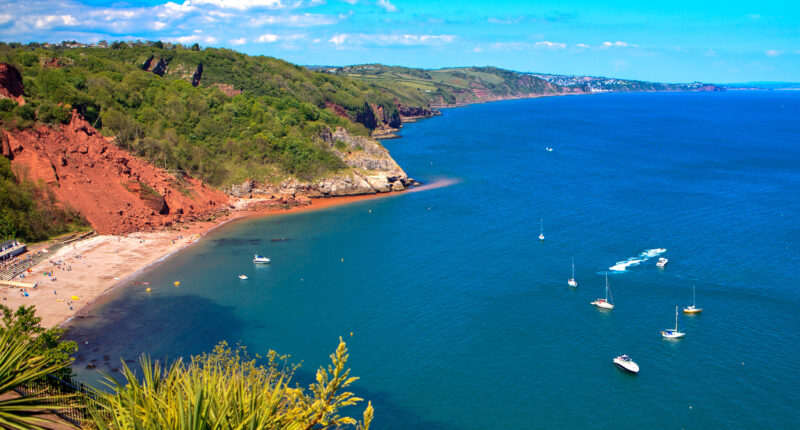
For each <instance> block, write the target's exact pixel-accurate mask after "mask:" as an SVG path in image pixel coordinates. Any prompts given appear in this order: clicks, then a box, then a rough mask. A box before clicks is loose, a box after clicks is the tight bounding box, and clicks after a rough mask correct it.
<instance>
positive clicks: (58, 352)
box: [0, 305, 78, 377]
mask: <svg viewBox="0 0 800 430" xmlns="http://www.w3.org/2000/svg"><path fill="white" fill-rule="evenodd" d="M0 313H2V326H0V334H2V333H11V334H13V335H14V336H17V335H19V336H22V337H23V338H27V339H29V340H30V341H29V343H28V349H30V350H31V352H32V353H34V354H36V355H40V356H42V357H44V358H45V360H46V362H47V363H46V364H47V365H48V366H59V369H57V370H56V371H54V372H55V373H56V374H57V375H56V376H60V377H69V376H71V375H72V370H71V369H70V368H69V367H66V366H68V365H69V364H70V363H72V361H73V359H72V354H74V353H75V352H76V351H77V350H78V345H77V344H76V343H75V342H73V341H66V340H63V339H62V338H63V336H64V331H65V330H64V329H62V328H56V327H54V328H48V329H46V328H44V327H42V325H41V322H42V318H41V317H38V316H36V308H35V307H34V306H33V305H31V306H24V305H23V306H20V307H19V308H17V310H16V311H12V310H11V309H10V308H9V307H7V306H5V305H0Z"/></svg>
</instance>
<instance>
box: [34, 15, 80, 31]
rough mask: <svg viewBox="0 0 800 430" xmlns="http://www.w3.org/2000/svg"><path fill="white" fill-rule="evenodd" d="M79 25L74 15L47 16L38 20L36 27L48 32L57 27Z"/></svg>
mask: <svg viewBox="0 0 800 430" xmlns="http://www.w3.org/2000/svg"><path fill="white" fill-rule="evenodd" d="M76 25H78V20H76V19H75V18H74V17H73V16H72V15H46V16H42V17H39V18H37V19H36V22H35V23H34V27H36V28H37V29H39V30H48V29H51V28H53V27H56V26H67V27H74V26H76Z"/></svg>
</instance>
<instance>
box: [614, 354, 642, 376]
mask: <svg viewBox="0 0 800 430" xmlns="http://www.w3.org/2000/svg"><path fill="white" fill-rule="evenodd" d="M614 364H616V365H617V367H619V368H620V369H622V370H624V371H626V372H631V373H639V365H638V364H636V362H635V361H633V360H631V358H630V357H628V356H627V355H626V354H623V355H620V356H619V357H617V358H615V359H614Z"/></svg>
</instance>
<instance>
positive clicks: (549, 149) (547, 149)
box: [544, 147, 553, 152]
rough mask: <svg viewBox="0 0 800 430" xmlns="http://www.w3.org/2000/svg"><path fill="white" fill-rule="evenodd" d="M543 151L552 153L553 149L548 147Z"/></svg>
mask: <svg viewBox="0 0 800 430" xmlns="http://www.w3.org/2000/svg"><path fill="white" fill-rule="evenodd" d="M544 150H545V151H547V152H553V148H550V147H547V148H544Z"/></svg>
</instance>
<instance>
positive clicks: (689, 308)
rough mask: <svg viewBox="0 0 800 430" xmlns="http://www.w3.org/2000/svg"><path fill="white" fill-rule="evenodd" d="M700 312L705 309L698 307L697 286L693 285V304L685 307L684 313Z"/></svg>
mask: <svg viewBox="0 0 800 430" xmlns="http://www.w3.org/2000/svg"><path fill="white" fill-rule="evenodd" d="M700 312H703V309H702V308H698V307H697V295H696V293H695V287H694V286H692V305H691V306H687V307H685V308H683V313H685V314H699V313H700Z"/></svg>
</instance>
